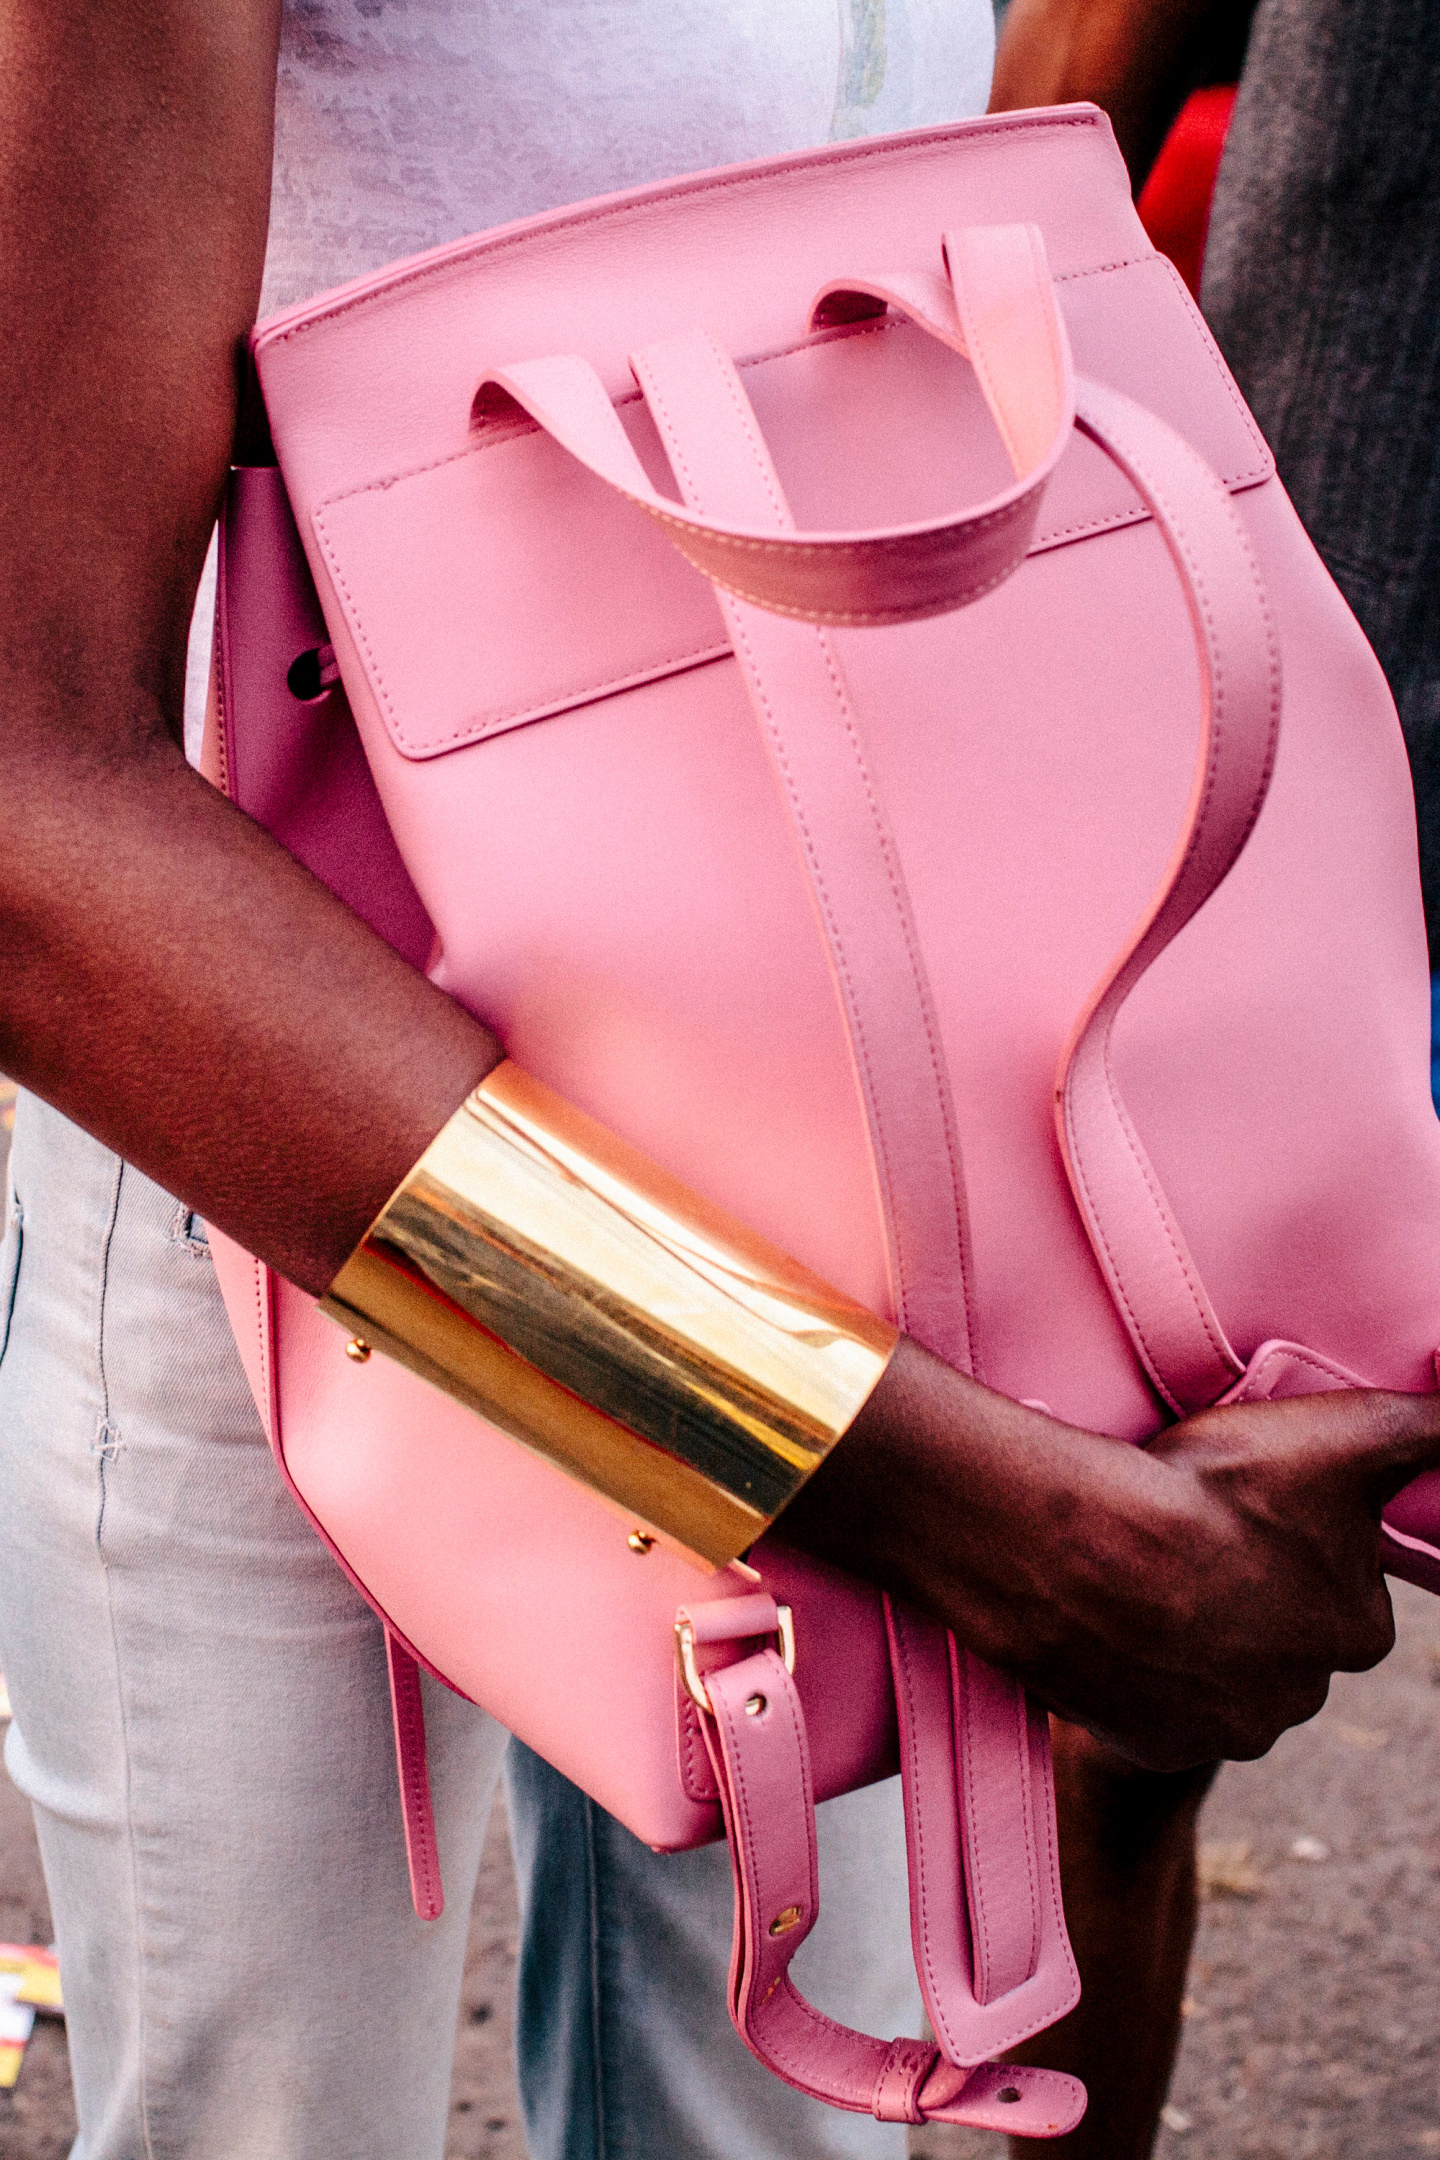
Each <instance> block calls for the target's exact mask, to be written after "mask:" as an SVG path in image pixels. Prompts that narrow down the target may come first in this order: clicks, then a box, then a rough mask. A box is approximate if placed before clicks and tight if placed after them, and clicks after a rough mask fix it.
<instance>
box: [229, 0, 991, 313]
mask: <svg viewBox="0 0 1440 2160" xmlns="http://www.w3.org/2000/svg"><path fill="white" fill-rule="evenodd" d="M993 51H994V29H993V18H992V13H991V0H286V6H285V16H284V29H283V32H282V40H281V52H280V70H279V81H278V97H277V106H276V141H275V179H274V190H273V198H272V208H271V234H270V249H269V255H268V258H267V264H266V277H265V291H264V296H263V300H262V312H266V311H269V310H273V309H274V308H277V307H282V306H286V305H288V304H289V303H290V302H291V301H293V300H297V299H301V298H304V297H305V296H306V295H308V294H310V293H313V292H316V291H320V290H323V289H324V288H325V287H327V286H330V285H334V284H337V283H339V282H340V281H341V280H343V279H345V278H348V277H354V276H358V275H360V274H362V273H364V272H366V271H369V270H373V269H376V268H378V267H379V266H380V265H381V264H383V263H385V262H389V261H392V260H394V259H395V258H397V257H399V256H402V255H408V254H414V253H416V252H418V251H419V250H421V249H423V248H427V247H433V246H436V245H438V244H439V243H440V242H442V241H445V240H450V239H454V238H456V237H458V236H459V235H461V234H463V233H466V232H477V231H483V230H484V229H485V228H487V227H489V226H493V225H499V224H503V223H505V222H506V221H507V220H509V219H511V218H517V217H525V216H528V215H530V214H531V213H532V212H535V211H539V210H546V209H551V208H554V207H556V206H557V205H559V204H562V203H567V202H577V201H581V200H583V199H584V198H586V197H587V196H591V195H597V194H603V193H605V192H607V191H608V190H610V189H614V188H624V187H634V186H638V185H640V184H641V183H643V182H645V181H649V180H660V179H665V178H667V177H669V176H670V175H672V174H676V173H682V172H694V171H700V170H703V169H704V168H706V167H708V166H712V165H724V164H730V163H733V162H735V161H738V160H740V159H744V158H752V157H765V156H771V155H774V154H776V153H779V152H783V151H787V150H798V149H805V148H809V147H810V146H811V145H813V144H817V143H822V142H825V141H828V140H832V139H837V138H843V137H850V136H856V135H872V134H883V133H888V132H890V131H893V130H895V129H898V128H906V127H918V126H923V125H926V124H929V123H932V122H938V121H945V120H952V119H959V118H963V117H965V116H966V115H968V114H971V113H975V112H979V111H981V110H983V107H984V104H985V99H986V95H987V92H988V89H989V82H990V67H991V60H992V57H993Z"/></svg>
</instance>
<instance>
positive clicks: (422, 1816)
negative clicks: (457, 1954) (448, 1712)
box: [390, 1643, 438, 1908]
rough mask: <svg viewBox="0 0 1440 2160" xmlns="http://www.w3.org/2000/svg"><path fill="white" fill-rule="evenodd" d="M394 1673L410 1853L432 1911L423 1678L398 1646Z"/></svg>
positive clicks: (431, 1840)
mask: <svg viewBox="0 0 1440 2160" xmlns="http://www.w3.org/2000/svg"><path fill="white" fill-rule="evenodd" d="M390 1656H391V1670H392V1672H393V1673H394V1675H395V1693H396V1697H397V1700H398V1702H399V1705H400V1726H401V1730H402V1732H403V1734H404V1741H405V1754H404V1770H405V1791H406V1809H407V1816H408V1824H409V1828H410V1831H411V1836H410V1838H409V1840H408V1843H409V1847H410V1851H411V1853H412V1855H413V1856H414V1858H415V1861H416V1871H417V1873H418V1874H419V1877H420V1887H421V1889H422V1891H423V1892H424V1895H425V1903H426V1904H427V1906H430V1907H431V1908H433V1907H434V1905H435V1902H436V1895H435V1893H436V1881H435V1863H436V1860H437V1858H438V1854H437V1852H436V1848H435V1823H434V1818H433V1815H432V1813H431V1806H430V1779H429V1774H428V1767H427V1766H426V1764H425V1757H424V1746H425V1725H424V1719H423V1716H422V1715H421V1712H420V1674H419V1670H418V1668H417V1667H416V1666H415V1665H414V1664H413V1663H411V1662H410V1661H409V1660H408V1659H406V1660H405V1664H404V1666H402V1665H401V1664H400V1662H399V1660H400V1659H401V1658H404V1657H405V1653H404V1652H403V1651H401V1650H400V1646H399V1644H398V1643H397V1644H396V1645H395V1646H394V1648H393V1649H392V1650H391V1653H390Z"/></svg>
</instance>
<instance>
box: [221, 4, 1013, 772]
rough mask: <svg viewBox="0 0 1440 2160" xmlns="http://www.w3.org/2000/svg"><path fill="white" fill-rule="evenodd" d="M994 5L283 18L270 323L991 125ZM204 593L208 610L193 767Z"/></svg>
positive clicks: (458, 7)
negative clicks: (479, 261) (480, 245)
mask: <svg viewBox="0 0 1440 2160" xmlns="http://www.w3.org/2000/svg"><path fill="white" fill-rule="evenodd" d="M994 48H995V32H994V18H993V14H992V11H991V0H285V13H284V22H283V27H282V31H281V41H280V67H279V76H278V82H277V98H276V114H275V172H274V184H273V188H272V192H271V207H270V243H269V250H268V253H267V255H266V261H265V283H264V290H263V293H262V297H261V312H262V314H263V313H268V312H270V311H272V310H274V309H276V308H279V307H285V306H288V305H289V304H290V303H291V302H292V301H295V300H302V299H305V298H307V297H308V296H309V295H310V294H311V293H315V292H321V291H323V290H324V289H325V288H326V287H327V286H330V285H338V284H339V283H341V282H342V280H344V279H345V278H350V277H358V276H360V275H362V274H363V273H364V272H366V271H369V270H375V269H378V268H379V267H380V266H381V265H382V264H384V263H387V262H391V261H394V260H395V258H396V257H398V256H402V255H413V254H415V253H417V252H419V251H420V250H421V249H423V248H428V247H435V246H438V245H439V243H440V242H442V241H445V240H453V239H456V238H458V237H460V236H461V235H462V234H464V233H467V232H481V231H484V230H485V228H486V227H487V226H491V225H500V224H504V223H505V222H506V221H507V220H509V219H511V218H518V217H526V216H528V215H530V214H531V213H532V212H534V211H538V210H548V209H553V208H555V207H556V206H557V205H559V204H561V203H567V202H578V201H581V200H583V199H584V198H585V197H586V196H590V195H601V194H604V193H606V192H607V191H608V190H610V189H612V188H623V187H635V186H639V185H640V184H642V183H643V182H645V181H648V180H663V179H666V178H669V177H670V176H671V175H673V174H675V173H682V172H695V171H699V170H702V169H703V168H705V167H706V166H711V165H726V164H730V163H733V162H735V161H737V160H739V159H742V158H753V157H767V156H773V155H775V154H777V153H779V152H782V151H786V150H803V149H809V148H811V147H812V146H813V145H815V144H817V143H823V142H827V141H835V140H838V139H843V138H849V137H852V136H859V135H879V134H887V133H890V132H893V131H894V130H896V129H899V128H907V127H922V126H926V125H928V124H930V123H932V122H940V121H946V120H958V119H963V118H965V117H967V116H968V115H970V114H972V113H978V112H981V111H983V110H984V106H985V101H986V98H987V96H988V94H989V88H990V69H991V63H992V60H993V58H994ZM213 607H214V601H213V577H212V576H211V575H207V577H206V580H205V582H204V584H203V585H202V588H201V593H200V597H199V601H198V603H197V606H196V613H195V627H194V630H193V631H192V635H191V650H190V669H189V676H188V681H187V694H186V701H185V702H186V726H185V734H186V743H187V747H190V748H191V751H192V755H193V754H195V753H196V751H197V750H198V735H199V729H200V726H201V725H202V723H203V716H204V703H205V680H206V677H207V675H208V671H209V645H210V619H211V615H212V613H213Z"/></svg>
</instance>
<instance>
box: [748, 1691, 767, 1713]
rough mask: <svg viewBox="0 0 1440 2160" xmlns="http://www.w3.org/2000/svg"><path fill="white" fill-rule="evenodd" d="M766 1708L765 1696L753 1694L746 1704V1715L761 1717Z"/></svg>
mask: <svg viewBox="0 0 1440 2160" xmlns="http://www.w3.org/2000/svg"><path fill="white" fill-rule="evenodd" d="M764 1708H765V1697H764V1696H763V1695H752V1696H751V1697H750V1699H749V1701H748V1702H747V1703H746V1705H745V1715H746V1717H759V1715H760V1713H761V1711H762V1710H763V1709H764Z"/></svg>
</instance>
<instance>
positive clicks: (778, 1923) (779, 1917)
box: [770, 1905, 800, 1935]
mask: <svg viewBox="0 0 1440 2160" xmlns="http://www.w3.org/2000/svg"><path fill="white" fill-rule="evenodd" d="M799 1925H800V1907H799V1906H798V1905H787V1906H786V1907H785V1909H784V1911H783V1912H777V1913H776V1915H775V1917H774V1919H773V1920H772V1921H771V1922H770V1933H771V1934H772V1935H788V1934H789V1932H790V1930H791V1928H793V1927H799Z"/></svg>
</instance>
